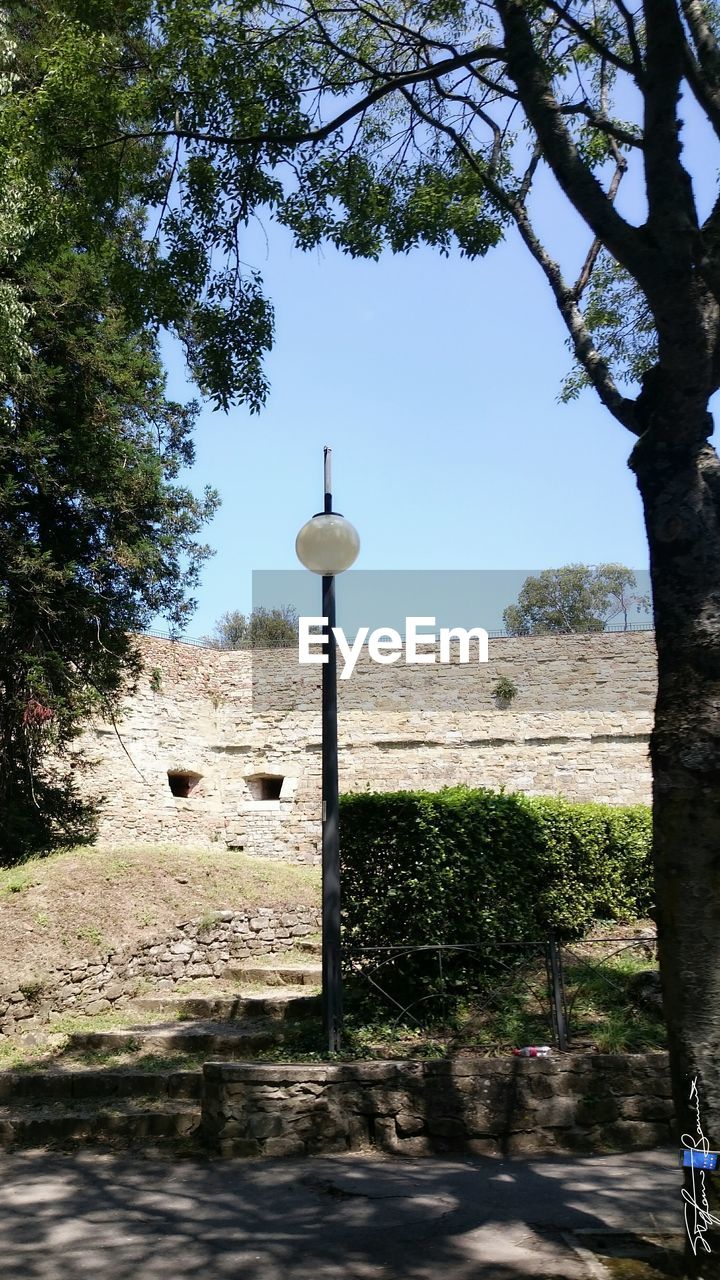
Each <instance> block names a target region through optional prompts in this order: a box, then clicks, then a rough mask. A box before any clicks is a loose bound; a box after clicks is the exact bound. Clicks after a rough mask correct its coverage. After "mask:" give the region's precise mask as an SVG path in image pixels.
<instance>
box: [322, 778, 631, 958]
mask: <svg viewBox="0 0 720 1280" xmlns="http://www.w3.org/2000/svg"><path fill="white" fill-rule="evenodd" d="M650 843H651V814H650V810H649V809H648V808H646V807H644V806H641V805H637V806H633V807H632V808H619V807H614V806H611V805H601V804H572V803H570V802H569V801H566V800H562V799H556V798H552V797H530V796H524V795H517V794H506V793H505V792H493V791H485V790H471V789H469V788H465V787H454V788H450V789H446V790H443V791H437V792H423V791H398V792H385V793H368V794H358V795H345V796H343V797H342V799H341V806H340V856H341V864H342V887H343V901H342V911H343V930H344V939H343V940H344V944H345V945H346V946H348V947H352V946H363V947H370V946H386V945H394V944H405V943H407V944H410V945H419V944H422V943H456V944H457V943H459V944H473V945H477V944H481V945H484V944H492V943H493V942H501V941H523V940H532V939H541V938H544V937H546V935H547V932H548V929H549V928H554V929H555V930H556V931H557V933H558V935H559V936H561V937H567V938H569V937H575V938H577V937H580V936H582V935H583V934H584V933H585V932H586V931H587V930H588V928H589V926H590V925H591V923H592V921H593V920H594V919H597V918H601V919H615V920H623V919H624V920H629V919H633V918H638V917H642V916H644V915H645V914H646V913H647V910H648V907H649V906H650V905H651V903H652V900H653V893H652V874H651V864H650Z"/></svg>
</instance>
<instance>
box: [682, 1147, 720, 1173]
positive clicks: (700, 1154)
mask: <svg viewBox="0 0 720 1280" xmlns="http://www.w3.org/2000/svg"><path fill="white" fill-rule="evenodd" d="M717 1161H718V1152H717V1151H707V1152H705V1151H683V1153H682V1162H683V1165H684V1166H685V1168H688V1169H716V1168H717Z"/></svg>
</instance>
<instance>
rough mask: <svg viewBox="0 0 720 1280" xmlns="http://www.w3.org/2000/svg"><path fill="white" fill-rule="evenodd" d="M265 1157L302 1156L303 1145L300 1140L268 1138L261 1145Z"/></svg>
mask: <svg viewBox="0 0 720 1280" xmlns="http://www.w3.org/2000/svg"><path fill="white" fill-rule="evenodd" d="M263 1146H264V1154H265V1155H266V1156H275V1157H281V1156H291V1157H292V1156H295V1157H297V1156H304V1155H305V1143H304V1142H303V1141H302V1140H301V1139H300V1138H268V1139H267V1141H266V1142H265V1143H264V1144H263Z"/></svg>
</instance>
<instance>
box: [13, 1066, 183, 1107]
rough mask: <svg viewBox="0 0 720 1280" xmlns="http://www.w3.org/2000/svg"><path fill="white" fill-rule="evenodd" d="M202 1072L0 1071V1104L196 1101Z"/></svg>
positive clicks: (125, 1070) (46, 1104)
mask: <svg viewBox="0 0 720 1280" xmlns="http://www.w3.org/2000/svg"><path fill="white" fill-rule="evenodd" d="M202 1086H203V1077H202V1071H134V1070H133V1069H132V1068H123V1069H119V1070H117V1069H116V1070H108V1069H98V1068H89V1069H81V1068H78V1069H77V1070H72V1071H63V1070H60V1069H57V1070H54V1071H0V1105H5V1106H8V1105H10V1106H12V1105H13V1104H15V1103H20V1104H21V1105H22V1106H25V1105H44V1106H48V1105H53V1104H54V1103H57V1102H62V1103H66V1104H68V1103H71V1102H79V1103H82V1104H85V1103H87V1102H88V1101H92V1100H94V1099H103V1100H106V1099H109V1098H112V1099H122V1100H125V1101H130V1100H131V1099H133V1098H143V1099H147V1098H155V1099H159V1100H162V1099H165V1100H172V1099H178V1098H179V1099H183V1100H186V1101H187V1100H198V1099H200V1098H201V1097H202Z"/></svg>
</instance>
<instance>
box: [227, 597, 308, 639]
mask: <svg viewBox="0 0 720 1280" xmlns="http://www.w3.org/2000/svg"><path fill="white" fill-rule="evenodd" d="M211 640H212V641H213V642H214V643H215V644H216V645H217V647H218V648H219V649H292V648H295V647H296V646H297V641H298V617H297V613H296V612H295V610H294V609H292V608H290V607H288V606H284V607H283V608H281V609H266V608H264V607H263V606H262V605H258V606H257V608H255V609H253V610H252V613H249V614H247V615H245V614H244V613H239V612H238V611H237V610H231V611H230V612H229V613H224V614H223V616H222V617H221V618H220V620H219V622H217V623H216V624H215V631H214V634H213V635H212V636H211Z"/></svg>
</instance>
